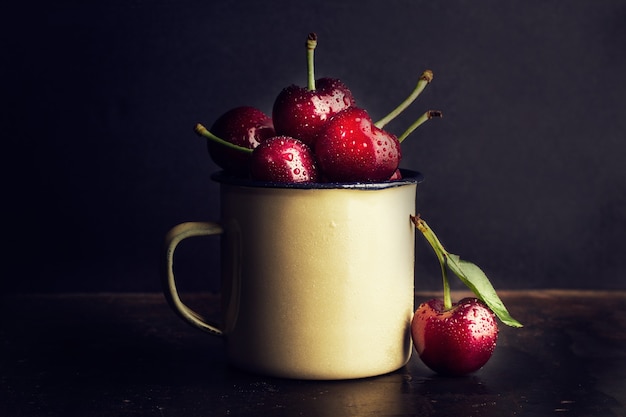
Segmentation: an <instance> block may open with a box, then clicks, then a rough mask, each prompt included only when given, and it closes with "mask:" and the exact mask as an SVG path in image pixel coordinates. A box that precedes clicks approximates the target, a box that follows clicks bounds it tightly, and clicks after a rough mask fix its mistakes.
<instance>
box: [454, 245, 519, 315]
mask: <svg viewBox="0 0 626 417" xmlns="http://www.w3.org/2000/svg"><path fill="white" fill-rule="evenodd" d="M445 258H446V266H447V267H448V268H450V270H451V271H452V272H453V273H454V275H456V276H457V277H459V279H460V280H461V281H463V283H464V284H465V285H466V286H467V287H468V288H469V289H470V290H472V292H473V293H474V294H476V296H477V297H478V298H480V299H481V300H482V301H483V302H484V303H485V304H487V306H488V307H489V308H490V309H491V311H493V312H494V313H495V315H496V316H498V318H499V319H500V320H502V323H504V324H506V325H508V326H511V327H522V326H523V325H522V323H520V322H519V321H517V320H515V319H514V318H513V317H511V314H509V311H508V310H507V309H506V307H505V306H504V303H503V302H502V300H501V299H500V297H499V296H498V294H497V293H496V290H495V289H494V288H493V285H491V282H490V281H489V278H487V275H485V273H484V272H483V271H482V269H480V267H478V265H476V264H473V263H471V262H468V261H464V260H462V259H461V258H460V257H459V256H458V255H455V254H452V253H447V254H446V256H445Z"/></svg>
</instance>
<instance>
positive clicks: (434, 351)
mask: <svg viewBox="0 0 626 417" xmlns="http://www.w3.org/2000/svg"><path fill="white" fill-rule="evenodd" d="M411 335H412V337H413V343H414V344H415V348H416V350H417V353H418V354H419V356H420V359H421V360H422V361H423V362H424V364H426V365H427V366H428V367H429V368H430V369H432V370H433V371H435V372H437V373H440V374H444V375H465V374H469V373H471V372H474V371H476V370H478V369H480V368H481V367H482V366H483V365H485V364H486V363H487V361H488V360H489V358H490V357H491V355H492V353H493V351H494V349H495V347H496V341H497V339H498V324H497V322H496V317H495V314H494V313H493V312H492V311H491V310H490V309H489V308H488V307H487V306H486V305H485V304H484V303H483V302H482V301H480V300H479V299H477V298H464V299H462V300H460V301H459V302H458V303H455V304H453V305H452V307H451V308H449V309H446V308H445V307H444V302H443V300H440V299H432V300H429V301H427V302H425V303H422V304H421V305H420V306H419V307H418V309H417V311H416V312H415V315H414V316H413V320H412V322H411Z"/></svg>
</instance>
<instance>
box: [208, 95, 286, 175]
mask: <svg viewBox="0 0 626 417" xmlns="http://www.w3.org/2000/svg"><path fill="white" fill-rule="evenodd" d="M210 131H211V132H212V133H213V134H214V135H216V136H218V137H220V138H222V139H223V140H225V141H227V142H230V143H232V144H234V145H237V146H241V147H244V148H249V149H254V148H256V147H257V146H258V145H259V143H261V142H262V141H264V140H265V139H268V138H270V137H272V136H276V133H275V131H274V125H273V123H272V119H271V118H270V117H269V116H267V115H266V114H265V113H263V112H262V111H261V110H259V109H257V108H254V107H250V106H241V107H235V108H233V109H231V110H229V111H227V112H226V113H224V114H222V115H221V116H220V117H218V118H217V120H215V122H214V123H213V125H212V126H211V129H210ZM207 148H208V151H209V155H210V156H211V159H212V160H213V162H215V163H216V164H217V165H218V166H220V167H221V168H222V169H224V170H225V171H228V172H232V173H237V174H247V173H248V168H249V164H250V153H248V152H241V151H240V150H237V149H233V148H229V147H225V146H223V145H222V144H220V143H218V142H216V141H214V140H212V139H210V138H207Z"/></svg>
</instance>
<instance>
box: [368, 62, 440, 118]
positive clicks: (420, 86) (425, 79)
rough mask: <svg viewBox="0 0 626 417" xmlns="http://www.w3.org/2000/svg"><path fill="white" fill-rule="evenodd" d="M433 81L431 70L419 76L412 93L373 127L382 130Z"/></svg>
mask: <svg viewBox="0 0 626 417" xmlns="http://www.w3.org/2000/svg"><path fill="white" fill-rule="evenodd" d="M432 80H433V72H432V71H431V70H426V71H424V72H423V73H422V75H420V78H419V80H418V82H417V86H415V89H414V90H413V92H412V93H411V94H410V95H409V96H408V97H407V98H406V99H405V100H404V101H403V102H402V103H400V105H399V106H398V107H396V108H395V109H393V110H392V111H391V113H389V114H388V115H387V116H385V117H383V118H382V119H380V120H379V121H377V122H376V123H375V126H376V127H377V128H379V129H382V128H383V127H384V126H385V125H386V124H387V123H389V122H390V121H392V120H393V119H395V118H396V116H398V115H399V114H400V113H402V112H403V111H404V110H405V109H406V108H407V107H409V106H410V105H411V103H413V102H414V101H415V99H416V98H417V97H418V96H419V95H420V94H422V91H424V89H425V88H426V86H427V85H428V84H430V82H431V81H432Z"/></svg>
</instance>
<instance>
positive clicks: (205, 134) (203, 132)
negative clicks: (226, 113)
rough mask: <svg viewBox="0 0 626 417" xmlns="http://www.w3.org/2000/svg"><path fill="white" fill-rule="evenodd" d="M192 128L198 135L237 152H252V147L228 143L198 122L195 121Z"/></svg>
mask: <svg viewBox="0 0 626 417" xmlns="http://www.w3.org/2000/svg"><path fill="white" fill-rule="evenodd" d="M193 130H194V132H196V134H197V135H198V136H202V137H205V138H207V139H209V140H212V141H213V142H215V143H219V144H220V145H222V146H226V147H227V148H230V149H234V150H236V151H239V152H246V153H252V149H250V148H245V147H243V146H239V145H235V144H234V143H230V142H228V141H226V140H224V139H222V138H219V137H217V136H215V135H214V134H213V133H211V132H209V130H208V129H207V128H206V127H204V126H202V125H201V124H200V123H197V124H196V126H195V127H194V128H193Z"/></svg>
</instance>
